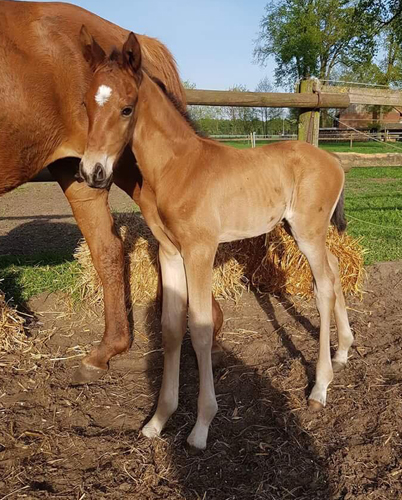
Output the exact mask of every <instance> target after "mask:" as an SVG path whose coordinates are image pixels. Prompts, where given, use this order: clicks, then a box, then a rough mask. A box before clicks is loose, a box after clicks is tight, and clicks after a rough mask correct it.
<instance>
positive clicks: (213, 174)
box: [81, 33, 353, 449]
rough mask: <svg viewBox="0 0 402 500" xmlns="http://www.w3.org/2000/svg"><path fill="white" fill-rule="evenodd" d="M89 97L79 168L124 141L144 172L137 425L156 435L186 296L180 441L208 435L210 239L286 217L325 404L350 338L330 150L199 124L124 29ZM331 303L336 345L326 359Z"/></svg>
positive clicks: (167, 409) (174, 388)
mask: <svg viewBox="0 0 402 500" xmlns="http://www.w3.org/2000/svg"><path fill="white" fill-rule="evenodd" d="M101 96H104V98H102V99H101ZM86 108H87V112H88V117H89V132H88V142H87V147H86V150H85V154H84V156H83V159H82V167H81V168H82V172H83V174H84V175H85V176H87V177H91V176H93V173H94V172H95V171H96V169H99V168H106V169H111V168H112V166H113V164H114V163H115V162H116V161H117V159H118V157H119V154H120V152H121V151H122V149H123V148H124V146H125V145H126V144H127V143H129V144H130V146H131V148H132V150H133V152H134V154H135V157H136V159H137V161H138V165H139V168H140V171H141V173H142V175H143V178H144V186H143V189H142V191H141V194H140V202H141V207H142V209H143V215H144V217H145V219H146V221H147V223H148V224H149V227H150V228H151V230H152V232H153V234H154V235H155V237H156V238H157V239H158V241H159V243H160V247H159V255H160V262H161V268H162V276H163V312H162V334H163V343H164V350H165V361H164V374H163V382H162V388H161V391H160V395H159V401H158V406H157V410H156V413H155V415H154V416H153V417H152V419H151V420H150V422H149V423H148V424H147V425H146V426H145V427H144V429H143V434H144V435H145V436H148V437H153V436H157V435H159V434H160V432H161V430H162V428H163V427H164V425H165V423H166V422H167V420H168V418H169V417H170V416H171V415H172V413H173V412H174V411H175V410H176V408H177V405H178V386H179V360H180V347H181V342H182V338H183V335H184V333H185V330H186V314H187V301H188V316H189V327H190V334H191V340H192V343H193V346H194V349H195V352H196V355H197V360H198V367H199V373H200V389H199V397H198V416H197V421H196V424H195V426H194V428H193V430H192V432H191V434H190V436H189V437H188V443H189V444H190V445H192V446H194V447H196V448H199V449H203V448H205V447H206V442H207V435H208V428H209V425H210V423H211V421H212V419H213V418H214V416H215V414H216V411H217V403H216V398H215V391H214V383H213V375H212V364H211V344H212V332H213V312H212V308H211V276H212V266H213V262H214V257H215V253H216V250H217V247H218V244H219V243H221V242H225V241H233V240H238V239H242V238H249V237H253V236H257V235H260V234H263V233H267V232H269V231H271V230H272V229H273V228H274V227H275V225H276V224H278V223H279V222H280V221H283V220H285V221H287V223H288V225H289V227H290V229H291V232H292V235H293V237H294V238H295V240H296V242H297V244H298V246H299V248H300V250H301V251H302V252H303V253H304V254H305V255H306V257H307V259H308V262H309V264H310V267H311V270H312V273H313V276H314V290H315V294H316V300H317V307H318V310H319V313H320V318H321V325H320V347H319V355H318V362H317V373H316V382H315V385H314V387H313V390H312V392H311V394H310V397H309V403H310V405H311V406H312V407H313V408H314V409H320V408H322V407H323V406H324V405H325V403H326V394H327V388H328V385H329V384H330V382H331V381H332V378H333V368H336V369H340V368H342V367H343V366H345V365H346V362H347V358H348V349H349V347H350V346H351V344H352V342H353V335H352V332H351V329H350V326H349V321H348V317H347V312H346V307H345V300H344V297H343V294H342V289H341V284H340V279H339V273H338V264H337V260H336V258H335V257H334V256H333V255H332V254H331V253H330V252H329V250H328V249H327V248H326V244H325V241H326V234H327V229H328V225H329V223H330V220H331V218H332V221H333V222H334V223H335V224H336V225H337V226H338V228H339V229H341V230H342V229H344V224H345V222H344V218H343V197H342V192H343V186H344V173H343V170H342V168H341V166H340V164H339V162H338V160H337V159H336V158H335V157H334V156H332V155H330V154H328V153H326V152H325V151H321V150H319V149H317V148H315V147H314V146H311V145H309V144H307V143H302V142H286V143H281V144H272V145H269V146H265V147H261V148H257V149H253V150H251V149H250V150H236V149H233V148H231V147H227V146H225V145H222V144H219V143H216V142H214V141H211V140H209V139H205V138H201V137H199V136H197V134H196V133H195V132H194V130H193V129H192V128H191V126H190V125H189V123H188V122H187V121H186V119H185V118H184V117H183V114H182V113H180V111H179V110H178V107H177V105H175V104H174V102H173V101H172V100H171V99H170V98H169V97H168V95H167V94H166V91H165V90H164V88H163V85H160V84H159V83H158V82H156V81H155V80H154V79H152V78H151V77H150V76H149V75H148V73H147V71H144V70H143V68H142V62H141V48H140V43H139V42H138V40H137V38H136V36H135V35H134V34H132V33H131V34H130V35H129V37H128V39H127V41H126V43H125V44H124V46H123V49H122V52H121V53H120V52H117V51H114V52H112V54H111V56H110V57H109V58H108V59H104V60H98V65H97V68H96V71H95V73H94V77H93V80H92V82H91V85H90V89H89V91H88V93H87V96H86ZM333 311H334V312H335V320H336V324H337V327H338V335H339V345H338V350H337V352H336V354H335V357H334V359H333V360H332V362H331V357H330V320H331V315H332V312H333Z"/></svg>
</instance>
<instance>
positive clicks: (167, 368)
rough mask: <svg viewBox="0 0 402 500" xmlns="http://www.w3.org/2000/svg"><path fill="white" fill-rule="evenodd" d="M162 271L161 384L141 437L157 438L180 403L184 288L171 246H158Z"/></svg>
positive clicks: (179, 263)
mask: <svg viewBox="0 0 402 500" xmlns="http://www.w3.org/2000/svg"><path fill="white" fill-rule="evenodd" d="M159 262H160V265H161V271H162V284H163V298H162V338H163V347H164V368H163V381H162V387H161V390H160V393H159V400H158V406H157V409H156V412H155V415H154V416H153V417H152V419H151V420H150V421H149V422H148V423H147V425H146V426H145V427H144V428H143V429H142V433H143V435H144V436H146V437H149V438H152V437H156V436H159V434H160V433H161V431H162V429H163V427H164V426H165V424H166V422H167V421H168V419H169V417H170V416H171V415H172V413H174V412H175V411H176V409H177V405H178V401H179V372H180V351H181V344H182V340H183V336H184V334H185V332H186V319H187V318H186V312H187V287H186V275H185V272H184V265H183V259H182V257H181V255H180V254H179V252H178V251H177V250H176V249H175V248H174V247H173V245H171V244H170V245H168V246H166V245H163V244H162V243H161V244H160V246H159Z"/></svg>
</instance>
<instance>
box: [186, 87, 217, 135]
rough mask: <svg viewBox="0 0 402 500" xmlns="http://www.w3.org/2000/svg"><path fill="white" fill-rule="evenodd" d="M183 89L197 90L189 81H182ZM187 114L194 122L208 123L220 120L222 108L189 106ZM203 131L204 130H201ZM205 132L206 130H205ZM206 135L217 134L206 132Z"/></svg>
mask: <svg viewBox="0 0 402 500" xmlns="http://www.w3.org/2000/svg"><path fill="white" fill-rule="evenodd" d="M182 84H183V87H184V88H185V89H191V90H193V89H195V88H197V86H196V84H195V83H193V82H191V81H190V80H184V81H183V82H182ZM188 110H189V113H190V116H191V118H192V119H193V120H194V121H196V122H200V121H201V120H204V121H206V122H209V121H211V120H219V119H221V118H222V116H223V114H224V111H223V108H222V107H220V106H197V105H191V106H189V107H188ZM203 130H204V129H203ZM205 132H206V130H205ZM208 133H215V134H216V133H218V132H216V131H212V132H211V131H208Z"/></svg>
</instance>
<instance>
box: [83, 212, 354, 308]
mask: <svg viewBox="0 0 402 500" xmlns="http://www.w3.org/2000/svg"><path fill="white" fill-rule="evenodd" d="M115 223H116V228H117V230H118V232H119V234H120V236H121V238H122V240H123V243H124V250H125V255H126V262H125V265H126V271H127V273H128V276H129V280H128V281H129V287H130V294H129V295H130V296H131V300H132V302H133V303H134V304H149V303H151V302H153V301H155V299H156V296H157V288H158V260H157V250H158V245H157V242H156V240H155V239H154V237H153V235H152V233H151V231H150V230H149V228H148V226H147V225H146V224H145V222H144V220H143V218H142V217H141V216H140V215H139V214H122V215H116V216H115ZM327 244H328V246H329V248H330V249H331V251H332V252H333V253H334V254H335V255H336V256H337V257H338V259H339V263H340V271H341V281H342V286H343V290H344V292H345V293H352V294H357V295H359V294H361V287H362V282H363V278H364V268H363V250H362V248H361V246H360V244H359V241H358V240H356V239H354V238H352V237H350V236H348V235H347V234H343V235H339V234H338V232H337V231H336V230H335V229H334V228H332V227H331V228H330V229H329V231H328V239H327ZM75 258H76V259H77V260H78V262H79V263H80V268H81V275H80V279H79V285H78V286H79V289H80V291H81V296H82V299H83V300H84V299H85V300H86V301H89V302H90V303H92V304H100V303H102V300H103V291H102V287H101V283H100V279H99V277H98V274H97V273H96V271H95V269H94V267H93V265H92V260H91V256H90V252H89V248H88V245H87V244H86V242H85V241H82V242H81V243H80V245H79V246H78V248H77V250H76V252H75ZM250 285H252V286H254V287H255V288H257V289H258V290H259V291H261V292H269V293H277V294H281V293H286V294H290V295H298V296H301V297H303V298H310V297H311V296H312V293H313V290H312V277H311V272H310V268H309V266H308V263H307V261H306V259H305V257H304V256H303V255H302V254H301V253H300V251H299V250H298V248H297V246H296V244H295V242H294V240H293V238H292V237H291V236H289V234H288V233H287V232H286V231H285V229H284V228H283V226H277V227H276V228H275V229H274V230H273V231H272V232H271V233H269V234H268V235H267V236H265V235H262V236H258V237H256V238H250V239H247V240H242V241H235V242H232V243H225V244H223V245H220V246H219V249H218V253H217V255H216V259H215V265H214V273H213V286H212V288H213V293H214V295H215V296H216V297H221V298H226V299H227V298H230V299H235V300H236V299H238V298H239V297H240V295H241V294H242V292H243V291H244V289H246V288H247V287H249V286H250Z"/></svg>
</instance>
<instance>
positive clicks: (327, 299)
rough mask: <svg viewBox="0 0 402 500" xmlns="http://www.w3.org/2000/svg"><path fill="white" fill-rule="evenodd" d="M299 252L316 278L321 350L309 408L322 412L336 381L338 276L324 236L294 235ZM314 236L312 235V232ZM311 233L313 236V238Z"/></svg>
mask: <svg viewBox="0 0 402 500" xmlns="http://www.w3.org/2000/svg"><path fill="white" fill-rule="evenodd" d="M293 230H294V226H293V225H292V232H293V233H294V235H295V239H296V241H297V244H298V246H299V248H300V250H301V251H302V252H303V253H304V255H305V256H306V258H307V260H308V262H309V264H310V268H311V272H312V274H313V277H314V292H315V296H316V303H317V309H318V312H319V313H320V346H319V354H318V361H317V370H316V382H315V385H314V387H313V390H312V391H311V394H310V396H309V406H310V407H311V408H312V409H315V410H319V409H321V408H322V407H324V406H325V404H326V399H327V388H328V386H329V384H330V383H331V382H332V379H333V370H332V363H331V353H330V324H331V315H332V311H333V309H334V306H335V290H334V285H335V276H334V273H333V272H332V269H331V266H330V264H329V261H328V256H327V252H326V247H325V236H326V234H325V233H326V227H325V233H324V231H323V234H321V235H316V236H315V237H313V238H311V237H310V238H307V237H306V236H307V235H306V236H304V234H303V232H299V231H293ZM311 233H312V232H311ZM311 233H310V234H311Z"/></svg>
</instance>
